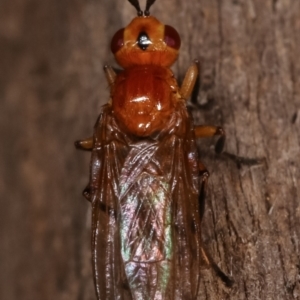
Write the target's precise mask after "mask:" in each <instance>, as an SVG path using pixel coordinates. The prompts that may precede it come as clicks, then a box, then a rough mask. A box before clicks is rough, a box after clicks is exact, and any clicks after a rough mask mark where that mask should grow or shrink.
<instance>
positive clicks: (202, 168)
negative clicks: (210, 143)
mask: <svg viewBox="0 0 300 300" xmlns="http://www.w3.org/2000/svg"><path fill="white" fill-rule="evenodd" d="M198 167H199V176H200V177H201V188H200V193H199V214H200V222H201V221H202V218H203V214H204V208H205V198H206V193H207V184H208V178H209V173H208V171H207V169H206V167H205V166H204V165H203V163H202V162H200V161H199V162H198ZM201 258H202V260H203V262H204V263H205V265H207V266H209V267H211V268H212V269H213V270H214V272H215V273H216V275H217V276H218V277H220V278H221V280H222V281H223V282H224V283H225V284H226V285H227V286H228V287H231V286H232V285H233V280H232V279H230V278H229V277H228V276H227V275H226V274H225V273H224V272H223V271H222V270H221V269H220V268H219V267H218V265H217V264H216V263H215V262H214V260H213V259H212V258H211V256H210V255H209V254H208V252H207V251H206V250H205V249H204V248H203V246H201Z"/></svg>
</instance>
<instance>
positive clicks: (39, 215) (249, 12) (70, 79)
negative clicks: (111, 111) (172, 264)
mask: <svg viewBox="0 0 300 300" xmlns="http://www.w3.org/2000/svg"><path fill="white" fill-rule="evenodd" d="M144 3H145V1H141V6H142V7H144ZM151 12H152V14H153V15H155V16H156V17H158V18H159V19H160V20H161V21H162V22H164V23H166V24H170V25H172V26H174V27H175V28H177V30H178V31H179V33H180V34H181V37H182V52H181V56H180V58H179V60H178V62H177V64H176V65H175V66H174V68H173V69H174V72H175V73H176V75H177V76H178V78H179V79H182V78H183V76H184V72H185V70H186V69H187V67H188V66H189V64H190V62H191V61H192V60H193V59H194V58H199V59H200V61H201V65H202V69H201V78H202V88H201V95H202V96H203V99H204V100H203V99H199V101H200V102H201V101H204V102H207V101H211V102H212V108H211V109H206V110H204V111H197V112H195V117H196V119H200V123H204V122H205V123H211V124H214V125H222V126H224V127H225V129H226V131H227V135H228V142H227V150H228V151H229V152H232V153H236V154H238V155H242V156H247V157H265V158H266V161H267V164H266V166H257V167H254V168H248V167H243V168H242V169H238V168H237V167H236V165H235V164H234V163H232V162H230V161H226V160H225V161H224V160H222V159H220V158H217V157H215V155H214V154H213V153H212V150H211V149H210V148H211V145H212V142H211V141H210V142H208V143H203V144H201V145H199V147H200V149H202V152H201V153H202V156H204V162H205V164H206V165H207V167H208V169H209V170H210V172H211V181H210V187H209V194H210V196H209V197H208V204H207V212H206V215H205V219H204V224H203V225H204V229H203V236H204V242H205V243H206V245H207V247H208V249H209V250H210V251H211V254H212V256H213V257H214V258H215V260H216V262H217V263H218V264H219V265H220V267H221V268H223V270H224V271H225V272H226V273H228V274H231V275H232V276H233V277H234V278H235V280H236V286H235V287H234V288H233V289H231V290H229V289H227V288H226V287H225V286H224V284H222V282H220V280H219V279H218V278H216V277H215V275H214V274H212V271H211V270H203V278H202V281H201V292H200V296H199V299H239V300H240V299H300V284H299V278H300V275H299V274H300V258H299V255H300V254H299V253H300V252H299V247H300V246H299V245H300V221H299V220H300V208H299V201H300V197H299V193H300V190H299V189H300V174H299V163H300V146H299V144H300V130H299V124H300V121H299V119H300V116H299V114H300V59H299V49H300V34H299V33H300V18H299V16H300V4H299V1H295V0H272V1H271V0H266V1H260V0H226V1H221V0H214V1H209V0H189V1H179V0H177V1H174V0H157V1H156V3H155V4H154V6H153V8H152V10H151ZM135 15H136V12H135V10H134V8H133V7H132V6H131V5H130V4H129V3H128V2H127V1H125V0H87V1H79V0H73V1H70V0H43V1H40V0H13V1H12V0H1V3H0V137H1V147H0V197H1V198H0V200H1V209H0V266H1V274H0V299H3V300H16V299H22V300H41V299H43V300H68V299H78V300H92V299H95V296H94V288H93V282H92V271H91V262H90V205H89V203H88V202H87V201H86V200H85V199H84V198H83V197H82V195H81V192H82V190H83V188H84V187H85V185H86V184H87V181H88V172H89V154H88V153H84V152H80V151H76V150H75V148H74V146H73V143H74V141H75V140H77V139H80V138H84V137H88V136H90V135H91V134H92V129H93V125H94V123H95V121H96V118H97V116H98V112H99V110H100V107H101V105H103V104H104V103H106V102H107V101H108V97H109V92H108V86H107V83H106V81H105V78H104V76H103V75H104V74H103V70H102V68H103V65H104V64H111V65H113V66H116V64H115V63H114V60H113V56H112V54H111V53H110V48H109V46H110V39H111V37H112V36H113V34H114V33H115V32H116V31H117V30H118V29H119V28H121V27H123V26H125V25H126V24H127V23H129V21H130V20H131V19H132V18H133V17H134V16H135ZM197 123H199V122H197ZM209 153H212V154H209Z"/></svg>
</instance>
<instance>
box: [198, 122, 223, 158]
mask: <svg viewBox="0 0 300 300" xmlns="http://www.w3.org/2000/svg"><path fill="white" fill-rule="evenodd" d="M195 135H196V138H204V137H213V136H216V135H217V136H220V137H219V139H218V141H217V143H216V145H215V152H216V153H218V154H220V153H222V151H223V149H224V145H225V141H226V134H225V131H224V129H223V128H222V127H218V126H206V125H199V126H196V127H195Z"/></svg>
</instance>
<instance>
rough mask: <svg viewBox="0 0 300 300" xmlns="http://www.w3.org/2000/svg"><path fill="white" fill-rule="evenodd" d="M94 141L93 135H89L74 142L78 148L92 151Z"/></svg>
mask: <svg viewBox="0 0 300 300" xmlns="http://www.w3.org/2000/svg"><path fill="white" fill-rule="evenodd" d="M93 143H94V141H93V137H89V138H87V139H84V140H79V141H76V142H75V143H74V144H75V147H76V149H79V150H84V151H92V149H93Z"/></svg>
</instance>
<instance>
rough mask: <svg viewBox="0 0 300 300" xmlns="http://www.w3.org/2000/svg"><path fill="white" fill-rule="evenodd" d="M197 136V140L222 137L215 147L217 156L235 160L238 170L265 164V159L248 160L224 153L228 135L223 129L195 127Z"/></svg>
mask: <svg viewBox="0 0 300 300" xmlns="http://www.w3.org/2000/svg"><path fill="white" fill-rule="evenodd" d="M195 135H196V137H197V138H205V137H213V136H220V137H219V139H218V141H217V143H216V145H215V152H216V153H217V154H221V153H222V155H223V156H225V157H227V158H229V159H231V160H233V161H234V162H235V163H236V164H237V166H238V168H241V166H242V165H248V166H253V165H260V164H262V163H264V161H265V159H263V158H248V157H242V156H237V155H234V154H231V153H228V152H223V149H224V145H225V141H226V134H225V131H224V129H223V128H222V127H218V126H206V125H200V126H196V127H195Z"/></svg>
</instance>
